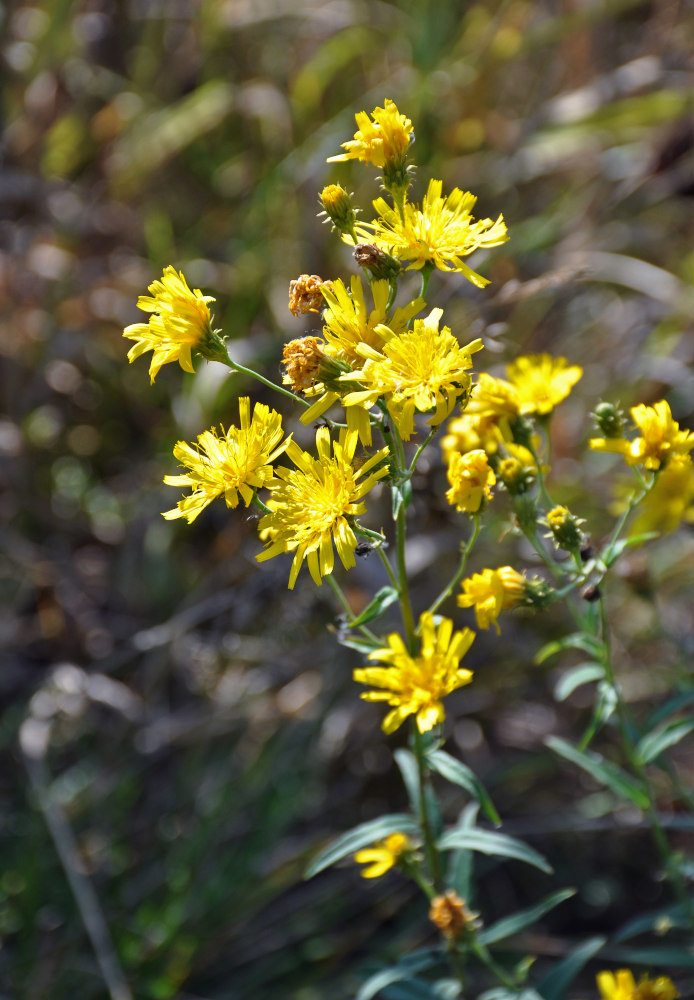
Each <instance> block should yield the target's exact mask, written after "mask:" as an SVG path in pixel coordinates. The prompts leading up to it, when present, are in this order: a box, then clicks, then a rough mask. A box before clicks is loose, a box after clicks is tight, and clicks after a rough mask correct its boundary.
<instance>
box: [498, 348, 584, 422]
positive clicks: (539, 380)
mask: <svg viewBox="0 0 694 1000" xmlns="http://www.w3.org/2000/svg"><path fill="white" fill-rule="evenodd" d="M506 374H507V375H508V379H509V382H510V383H511V385H512V386H513V387H514V388H515V390H516V392H517V393H518V401H519V404H520V412H521V413H540V414H544V413H551V412H552V410H553V409H554V407H555V406H557V405H558V404H559V403H561V401H562V400H563V399H566V397H567V396H568V395H569V393H570V392H571V390H572V388H573V386H574V385H575V384H576V382H578V380H579V379H580V377H581V376H582V375H583V369H582V368H579V366H578V365H570V364H569V363H568V362H567V360H566V358H553V357H552V355H551V354H527V355H525V356H524V357H520V358H516V360H515V361H514V362H513V363H512V364H510V365H508V367H507V368H506Z"/></svg>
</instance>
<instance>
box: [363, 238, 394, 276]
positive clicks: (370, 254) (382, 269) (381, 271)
mask: <svg viewBox="0 0 694 1000" xmlns="http://www.w3.org/2000/svg"><path fill="white" fill-rule="evenodd" d="M354 259H355V261H356V262H357V264H358V265H359V267H365V268H366V270H367V271H370V272H371V274H372V275H373V277H374V278H377V279H387V280H390V279H391V278H395V277H397V275H398V274H399V273H400V261H399V260H396V258H395V257H392V256H391V255H390V254H389V253H386V251H385V250H380V249H379V248H378V247H377V246H376V244H375V243H357V245H356V246H355V248H354Z"/></svg>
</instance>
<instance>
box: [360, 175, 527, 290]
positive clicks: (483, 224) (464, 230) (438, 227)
mask: <svg viewBox="0 0 694 1000" xmlns="http://www.w3.org/2000/svg"><path fill="white" fill-rule="evenodd" d="M442 186H443V184H442V181H438V180H433V179H432V180H431V181H429V187H428V189H427V193H426V195H425V196H424V200H423V202H422V207H421V209H419V208H416V207H415V206H414V205H412V204H411V203H409V202H408V203H407V204H405V205H404V207H403V215H402V217H401V215H400V212H399V211H398V210H397V209H396V208H392V207H391V206H390V205H389V204H388V203H387V202H386V201H385V200H384V199H383V198H378V199H377V200H376V201H375V202H374V203H373V204H374V208H375V209H376V212H377V213H378V215H379V218H378V219H377V220H376V221H375V222H371V223H362V224H360V225H358V226H357V227H356V232H357V235H358V236H359V238H360V239H363V240H365V241H369V240H371V241H373V242H374V243H375V244H376V245H377V246H378V247H381V248H382V249H385V250H388V252H389V253H392V254H393V255H394V256H395V257H397V258H398V260H401V261H411V263H410V265H409V267H410V269H411V268H415V269H417V270H419V269H421V268H422V267H424V265H425V264H431V265H433V266H434V267H437V268H438V269H439V270H440V271H459V272H460V273H461V274H463V275H464V276H465V277H466V278H468V280H470V281H471V282H472V283H473V284H474V285H477V287H478V288H484V286H485V285H488V284H489V281H488V279H487V278H483V277H481V275H479V274H476V273H475V272H474V271H473V270H471V269H470V268H469V267H468V266H467V264H465V263H464V262H463V261H462V260H461V257H467V256H468V254H471V253H472V252H473V251H474V250H478V249H479V248H480V247H495V246H499V244H501V243H505V242H506V240H507V239H508V231H507V229H506V223H505V222H504V220H503V217H502V216H501V215H500V216H499V218H498V219H497V220H496V222H492V220H491V219H480V220H479V221H475V220H474V219H473V217H472V214H471V213H472V209H473V207H474V205H475V202H476V201H477V198H476V197H475V195H473V194H470V192H469V191H461V190H460V188H453V190H452V191H451V193H450V194H449V195H447V196H446V197H445V198H444V197H442V196H441V189H442ZM343 239H344V240H345V242H347V243H350V242H352V238H351V237H349V236H343Z"/></svg>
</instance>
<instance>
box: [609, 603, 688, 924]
mask: <svg viewBox="0 0 694 1000" xmlns="http://www.w3.org/2000/svg"><path fill="white" fill-rule="evenodd" d="M599 608H600V619H599V620H600V638H601V639H602V643H603V647H604V649H605V655H604V660H603V665H604V667H605V677H606V679H607V681H608V683H609V684H611V685H612V687H613V688H614V690H615V691H616V692H617V724H618V729H619V735H620V739H621V743H622V749H623V751H624V756H625V758H626V760H627V762H628V764H629V766H630V768H631V770H632V773H633V774H634V775H635V776H636V777H637V778H638V780H639V781H640V783H641V786H642V787H643V789H644V791H645V793H646V795H647V796H648V809H647V810H646V812H647V815H648V820H649V823H650V827H651V835H652V837H653V842H654V843H655V846H656V849H657V851H658V854H659V855H660V859H661V861H662V863H663V867H664V868H665V871H666V873H667V876H668V878H669V879H670V881H671V882H672V885H673V888H674V890H675V893H676V894H677V896H678V898H679V900H680V902H681V903H682V905H683V906H684V909H685V911H686V912H687V915H688V917H689V920H690V923H691V926H692V928H693V929H694V907H693V906H692V901H691V899H690V897H689V893H688V891H687V886H686V883H685V880H684V877H683V875H682V871H681V869H680V866H679V864H678V863H677V860H676V859H675V857H674V855H673V853H672V850H671V848H670V842H669V841H668V838H667V834H666V833H665V830H664V828H663V825H662V823H661V822H660V817H659V816H658V810H657V808H656V801H655V794H654V791H653V786H652V784H651V780H650V778H649V777H648V773H647V771H646V765H645V764H643V763H642V762H641V760H640V759H639V756H638V754H637V752H636V747H635V746H634V742H633V740H632V737H631V728H632V725H631V719H630V718H629V712H628V708H627V706H626V705H625V704H624V702H623V700H622V697H621V692H620V689H619V686H618V685H617V684H616V683H615V677H614V670H613V667H612V649H611V642H610V629H609V624H608V621H607V608H606V605H605V597H604V595H601V596H600V601H599Z"/></svg>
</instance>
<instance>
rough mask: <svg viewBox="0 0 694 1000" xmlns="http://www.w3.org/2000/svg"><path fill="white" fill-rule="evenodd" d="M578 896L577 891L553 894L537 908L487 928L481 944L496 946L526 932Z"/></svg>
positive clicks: (531, 908) (530, 908)
mask: <svg viewBox="0 0 694 1000" xmlns="http://www.w3.org/2000/svg"><path fill="white" fill-rule="evenodd" d="M575 895H576V890H575V889H561V890H560V891H559V892H553V893H552V895H551V896H547V898H546V899H543V900H542V902H541V903H537V904H536V905H535V906H531V907H529V908H528V909H527V910H519V911H518V913H514V914H513V915H512V916H510V917H504V919H503V920H497V922H496V923H495V924H492V925H491V927H487V928H485V930H483V931H481V932H480V933H479V935H478V938H479V942H480V944H484V945H489V944H496V942H497V941H503V940H504V939H505V938H509V937H511V936H512V935H513V934H517V933H518V931H522V930H525V928H526V927H528V926H529V924H534V923H535V921H536V920H539V919H540V917H543V916H544V915H545V913H549V911H550V910H553V909H554V907H555V906H559V904H560V903H563V902H564V900H565V899H571V897H572V896H575Z"/></svg>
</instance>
